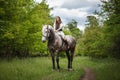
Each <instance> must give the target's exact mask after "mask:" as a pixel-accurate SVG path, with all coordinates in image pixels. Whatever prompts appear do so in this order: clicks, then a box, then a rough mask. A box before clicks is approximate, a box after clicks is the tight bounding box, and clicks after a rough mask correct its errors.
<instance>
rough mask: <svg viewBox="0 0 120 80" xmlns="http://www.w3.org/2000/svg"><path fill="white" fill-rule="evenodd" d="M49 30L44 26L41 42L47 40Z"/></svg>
mask: <svg viewBox="0 0 120 80" xmlns="http://www.w3.org/2000/svg"><path fill="white" fill-rule="evenodd" d="M51 28H52V27H51V26H50V25H44V26H43V27H42V41H43V42H46V40H47V39H48V38H49V36H50V30H51Z"/></svg>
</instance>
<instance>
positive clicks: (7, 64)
mask: <svg viewBox="0 0 120 80" xmlns="http://www.w3.org/2000/svg"><path fill="white" fill-rule="evenodd" d="M60 67H61V71H60V72H58V71H52V64H51V58H50V57H37V58H25V59H18V58H15V59H12V60H10V61H7V60H0V80H79V78H80V77H81V76H83V74H84V71H83V68H84V67H89V68H91V69H92V70H93V71H94V73H95V76H96V79H95V80H120V60H116V59H111V58H109V59H108V58H107V59H101V60H99V59H94V60H91V59H90V58H88V57H75V58H74V61H73V68H74V70H73V71H71V72H69V71H68V70H67V58H60Z"/></svg>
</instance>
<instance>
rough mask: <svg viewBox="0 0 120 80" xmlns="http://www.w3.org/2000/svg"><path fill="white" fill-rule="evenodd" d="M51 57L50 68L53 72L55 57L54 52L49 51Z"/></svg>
mask: <svg viewBox="0 0 120 80" xmlns="http://www.w3.org/2000/svg"><path fill="white" fill-rule="evenodd" d="M50 54H51V57H52V67H53V71H54V70H55V55H54V51H50Z"/></svg>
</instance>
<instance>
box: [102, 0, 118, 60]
mask: <svg viewBox="0 0 120 80" xmlns="http://www.w3.org/2000/svg"><path fill="white" fill-rule="evenodd" d="M102 2H103V5H102V11H101V13H102V14H105V16H106V21H104V36H105V40H106V42H107V44H106V47H105V52H106V53H107V54H108V55H109V56H114V57H117V58H120V46H119V44H120V31H119V30H120V23H119V21H120V14H119V13H120V8H119V7H120V0H108V1H102Z"/></svg>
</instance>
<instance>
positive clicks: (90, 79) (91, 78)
mask: <svg viewBox="0 0 120 80" xmlns="http://www.w3.org/2000/svg"><path fill="white" fill-rule="evenodd" d="M84 71H85V75H84V77H83V78H82V79H81V80H95V74H94V72H93V71H92V70H91V69H90V68H87V67H86V68H84Z"/></svg>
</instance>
